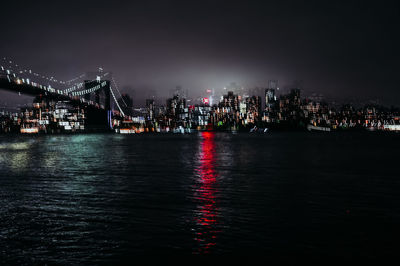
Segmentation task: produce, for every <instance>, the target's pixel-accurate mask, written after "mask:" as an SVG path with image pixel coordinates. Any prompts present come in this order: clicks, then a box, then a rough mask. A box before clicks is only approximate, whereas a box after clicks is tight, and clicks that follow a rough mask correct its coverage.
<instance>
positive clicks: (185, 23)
mask: <svg viewBox="0 0 400 266" xmlns="http://www.w3.org/2000/svg"><path fill="white" fill-rule="evenodd" d="M322 2H324V3H322ZM399 10H400V9H399V4H397V3H396V1H393V2H390V1H376V2H375V3H374V2H366V1H343V2H340V1H315V2H313V1H166V0H165V1H149V0H146V1H137V2H135V1H111V0H109V1H99V0H97V1H82V0H81V1H71V0H68V1H26V2H23V1H8V2H4V1H3V2H2V3H1V17H0V20H1V39H0V40H1V41H0V56H1V57H8V58H11V59H13V60H14V61H16V62H18V63H19V64H20V65H24V66H26V67H28V68H32V69H33V70H35V71H36V72H41V73H42V72H43V73H47V74H49V75H54V76H56V77H58V78H60V79H69V78H71V77H74V76H76V75H78V74H80V73H82V72H86V71H93V70H96V69H97V68H98V67H99V66H101V67H103V68H104V69H106V70H109V71H112V72H113V73H114V76H115V78H116V80H117V81H118V83H119V84H120V85H121V87H132V88H135V89H137V90H140V89H141V90H147V89H156V90H157V91H158V92H159V94H160V95H162V94H167V92H168V91H169V90H170V89H172V88H174V87H175V86H176V85H181V86H182V87H183V88H185V89H186V88H188V89H189V90H190V92H191V93H193V94H194V93H196V92H197V93H198V92H199V91H202V90H203V89H204V88H212V87H215V88H221V87H224V86H226V85H227V84H229V83H230V82H237V83H238V84H241V85H243V86H245V87H254V86H260V87H263V86H266V85H267V82H268V80H269V79H277V80H279V83H280V85H281V87H288V86H289V87H290V86H291V85H292V84H293V83H294V81H295V80H302V81H303V85H304V88H305V89H306V91H308V92H311V91H315V92H320V93H323V94H325V95H328V96H334V97H338V98H343V97H350V96H351V97H360V98H370V97H371V98H372V97H378V98H381V99H383V100H384V101H385V102H386V103H390V104H400V101H399V99H400V88H399V87H400V86H399V84H400V75H399V70H400V68H399V59H400V56H399V55H400V52H399V47H400V46H399V45H400V37H399V36H400V35H399V25H400V23H399V22H400V19H399V18H400V16H399V15H400V13H399Z"/></svg>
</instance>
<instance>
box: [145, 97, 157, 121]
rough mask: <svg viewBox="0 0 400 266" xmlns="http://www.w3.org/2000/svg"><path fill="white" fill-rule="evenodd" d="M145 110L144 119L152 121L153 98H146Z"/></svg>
mask: <svg viewBox="0 0 400 266" xmlns="http://www.w3.org/2000/svg"><path fill="white" fill-rule="evenodd" d="M146 110H147V117H146V120H147V121H153V120H154V117H155V116H154V110H155V106H154V100H153V99H147V100H146Z"/></svg>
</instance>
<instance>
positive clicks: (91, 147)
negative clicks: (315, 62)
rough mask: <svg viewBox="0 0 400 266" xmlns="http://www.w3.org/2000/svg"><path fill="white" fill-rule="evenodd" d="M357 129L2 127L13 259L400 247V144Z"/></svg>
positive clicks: (5, 211) (2, 195)
mask: <svg viewBox="0 0 400 266" xmlns="http://www.w3.org/2000/svg"><path fill="white" fill-rule="evenodd" d="M349 136H350V137H349ZM352 136H353V135H352V134H351V133H350V135H349V134H348V133H346V135H336V134H329V135H326V134H318V135H310V134H306V133H304V134H303V133H293V134H284V133H279V134H266V135H249V134H237V135H232V134H224V133H220V134H219V133H208V132H204V133H200V134H199V135H172V134H166V135H151V134H149V135H137V136H136V135H129V136H122V135H112V134H88V135H54V136H51V135H39V136H36V137H29V138H28V137H26V136H6V135H0V204H1V208H0V264H28V265H29V264H46V263H47V264H73V265H75V264H82V263H88V264H101V262H104V260H107V259H108V260H109V261H118V259H119V258H120V257H121V256H126V257H130V258H132V257H135V256H136V255H138V254H143V253H144V252H151V253H152V254H154V253H158V252H165V253H171V252H172V253H173V252H176V253H179V254H182V253H183V254H188V253H189V254H190V253H195V254H204V253H213V254H227V253H228V254H232V253H236V252H240V253H241V254H242V253H243V252H244V253H246V252H260V253H261V252H266V253H268V254H272V252H282V253H285V252H292V253H293V252H301V253H302V254H309V255H314V254H326V253H327V252H328V253H329V252H330V251H331V250H333V251H332V254H340V255H343V256H348V255H349V256H351V255H353V254H355V253H356V252H359V253H358V254H361V253H362V252H363V253H362V254H366V255H369V254H372V255H373V254H374V252H375V253H376V252H377V251H374V249H376V250H378V251H379V248H381V250H380V251H383V252H387V251H388V250H389V251H393V250H394V249H395V248H396V250H397V246H398V244H397V239H398V238H399V237H398V236H400V234H396V230H395V229H394V228H398V224H399V222H400V217H399V213H400V209H399V206H400V202H399V197H398V191H399V190H400V181H399V178H398V163H397V161H398V158H397V157H395V156H392V155H393V154H396V153H397V151H398V150H399V149H400V138H398V137H397V136H398V135H396V136H392V137H387V136H383V135H361V134H360V135H354V137H352ZM365 143H369V144H368V145H365ZM366 162H373V163H374V167H365V164H366ZM382 169H385V171H382ZM377 228H385V230H386V231H385V232H382V231H380V230H379V229H377ZM338 232H341V233H338ZM360 235H362V236H363V238H362V239H360ZM395 236H396V237H395ZM343 242H345V243H346V246H344V245H337V244H338V243H343ZM374 243H383V245H380V244H374ZM368 247H371V248H368ZM3 257H4V258H5V259H4V260H3V261H2V259H3ZM3 262H5V263H3ZM97 262H99V263H97ZM109 264H111V263H109Z"/></svg>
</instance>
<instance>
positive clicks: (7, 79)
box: [0, 58, 125, 127]
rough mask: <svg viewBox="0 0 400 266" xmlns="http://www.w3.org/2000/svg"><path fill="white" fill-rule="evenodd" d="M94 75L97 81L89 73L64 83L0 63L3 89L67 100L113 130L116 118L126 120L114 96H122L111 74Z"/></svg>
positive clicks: (13, 65)
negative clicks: (90, 77) (113, 118)
mask: <svg viewBox="0 0 400 266" xmlns="http://www.w3.org/2000/svg"><path fill="white" fill-rule="evenodd" d="M95 76H96V77H95V79H89V77H88V76H87V74H82V75H79V76H77V77H75V78H73V79H71V80H68V81H62V80H58V79H56V78H54V77H52V76H51V77H49V76H46V75H43V74H38V73H36V72H35V71H32V70H31V69H26V68H23V67H21V66H19V65H18V64H16V63H14V62H13V61H12V60H9V59H7V58H3V59H1V61H0V90H7V91H11V92H15V93H18V94H24V95H29V96H42V97H44V98H46V99H49V100H55V101H68V102H70V103H71V104H72V105H75V106H76V105H79V106H82V107H84V108H85V109H86V110H87V111H88V113H89V114H91V115H92V117H96V116H98V117H97V118H96V119H97V120H100V121H101V123H104V124H108V125H109V126H110V127H111V117H112V116H113V115H114V116H115V115H116V116H119V117H121V118H124V117H125V114H124V112H123V110H122V109H121V106H120V105H119V103H118V101H117V99H116V94H115V92H117V93H118V94H119V95H121V93H120V91H119V90H118V87H117V84H116V82H115V80H114V78H113V77H112V76H111V74H110V73H108V72H103V71H102V69H99V72H98V73H96V74H95ZM101 98H102V99H103V101H101ZM112 102H114V103H115V105H114V106H116V110H112V109H113V105H112ZM96 119H95V120H96Z"/></svg>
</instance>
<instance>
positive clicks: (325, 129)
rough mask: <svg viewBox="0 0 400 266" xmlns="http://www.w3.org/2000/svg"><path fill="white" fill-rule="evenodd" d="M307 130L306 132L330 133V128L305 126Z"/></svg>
mask: <svg viewBox="0 0 400 266" xmlns="http://www.w3.org/2000/svg"><path fill="white" fill-rule="evenodd" d="M307 130H308V131H325V132H330V131H331V128H330V127H321V126H314V125H307Z"/></svg>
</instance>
